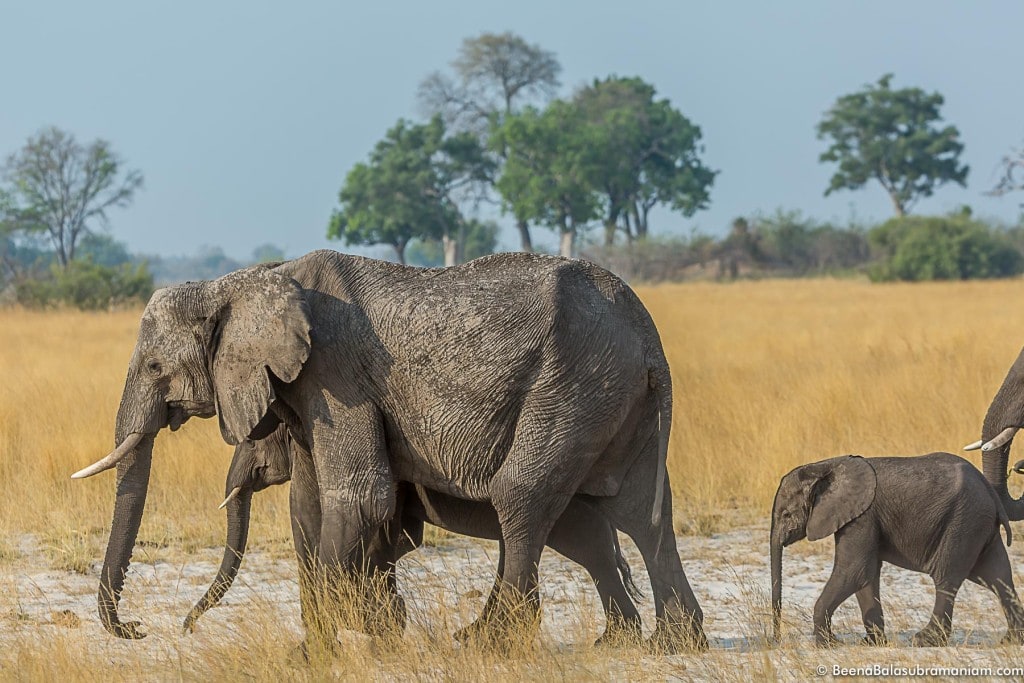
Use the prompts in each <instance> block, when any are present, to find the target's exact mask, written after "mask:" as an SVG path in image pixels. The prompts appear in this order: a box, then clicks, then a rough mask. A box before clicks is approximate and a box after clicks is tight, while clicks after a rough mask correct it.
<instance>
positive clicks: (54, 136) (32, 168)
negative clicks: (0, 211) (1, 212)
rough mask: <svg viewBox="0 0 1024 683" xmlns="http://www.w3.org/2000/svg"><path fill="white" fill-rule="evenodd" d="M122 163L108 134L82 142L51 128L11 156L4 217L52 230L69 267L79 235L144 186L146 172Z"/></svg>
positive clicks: (27, 227) (22, 227)
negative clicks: (111, 145) (113, 148)
mask: <svg viewBox="0 0 1024 683" xmlns="http://www.w3.org/2000/svg"><path fill="white" fill-rule="evenodd" d="M123 166H124V162H123V161H122V160H121V158H120V157H118V156H117V155H116V154H115V153H114V152H113V150H112V149H111V147H110V143H108V142H106V141H105V140H95V141H93V142H92V143H91V144H89V145H88V146H83V145H81V144H79V143H78V141H76V140H75V137H74V136H73V135H71V134H70V133H66V132H64V131H62V130H60V129H59V128H55V127H51V128H47V129H45V130H43V131H41V132H40V133H39V134H37V135H36V136H34V137H31V138H29V140H28V142H27V143H26V144H25V146H24V147H22V148H21V150H19V151H18V152H16V153H14V154H12V155H10V156H9V157H8V158H7V162H6V164H5V165H4V167H3V179H4V181H5V182H6V183H7V187H6V188H5V195H6V197H7V199H6V204H7V207H6V208H7V210H6V216H5V219H4V222H5V223H7V224H9V225H13V226H15V229H16V230H17V231H18V232H22V233H26V234H30V233H42V234H46V235H48V237H49V239H50V242H51V243H52V244H53V249H54V251H55V252H56V254H57V260H58V262H59V263H60V265H61V267H63V268H67V267H68V264H69V263H71V261H73V260H74V258H75V249H76V247H77V246H78V243H79V240H81V239H82V238H83V237H85V236H86V235H88V234H90V233H91V232H92V230H93V228H92V226H93V225H94V224H97V223H98V224H100V225H105V224H106V223H107V211H108V210H109V209H111V208H113V207H123V206H128V205H129V204H130V203H131V201H132V198H133V197H134V196H135V192H136V190H138V189H139V188H141V187H142V174H141V173H140V172H139V171H135V170H124V169H123Z"/></svg>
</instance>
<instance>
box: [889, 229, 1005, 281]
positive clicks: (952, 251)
mask: <svg viewBox="0 0 1024 683" xmlns="http://www.w3.org/2000/svg"><path fill="white" fill-rule="evenodd" d="M869 238H870V240H871V242H872V244H873V245H874V246H875V247H876V249H878V251H879V252H880V259H879V262H878V263H877V264H876V265H875V266H874V267H873V268H872V269H871V270H870V272H869V275H870V276H871V279H872V280H875V281H885V280H907V281H920V280H969V279H981V278H997V277H1010V276H1012V275H1018V274H1020V273H1021V272H1022V271H1024V257H1022V255H1021V253H1020V252H1019V251H1018V250H1017V249H1016V248H1014V246H1013V244H1011V242H1010V240H1009V238H1008V237H1007V235H1006V234H1005V233H1003V232H1000V231H998V230H995V229H993V228H991V227H990V226H988V225H986V224H985V223H982V222H981V221H977V220H974V219H972V218H971V217H970V215H969V213H967V212H959V213H956V214H951V215H948V216H905V217H902V218H893V219H891V220H889V221H886V222H885V223H883V224H882V225H879V226H878V227H876V228H874V229H872V230H871V232H870V233H869Z"/></svg>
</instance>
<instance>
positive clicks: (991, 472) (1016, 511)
mask: <svg viewBox="0 0 1024 683" xmlns="http://www.w3.org/2000/svg"><path fill="white" fill-rule="evenodd" d="M1021 426H1024V353H1022V354H1021V356H1018V358H1017V360H1016V362H1014V364H1013V367H1011V368H1010V372H1009V373H1008V374H1007V375H1006V379H1005V380H1003V385H1002V386H1001V387H1000V388H999V391H998V393H996V396H995V398H994V399H992V404H991V405H990V406H989V408H988V412H987V413H986V414H985V423H984V426H983V428H982V433H981V437H982V442H984V443H985V444H988V443H989V442H990V441H992V440H993V439H995V438H996V437H997V436H998V435H999V434H1000V433H1001V432H1002V431H1003V430H1005V429H1006V428H1008V427H1021ZM1012 443H1013V440H1012V439H1011V440H1010V441H1008V442H1007V443H1004V444H1000V445H998V446H996V447H995V448H992V449H991V450H987V451H986V450H983V451H982V456H981V457H982V470H983V471H984V473H985V478H986V479H988V480H989V482H990V483H991V484H992V488H994V489H995V491H996V495H997V496H999V500H1000V502H1002V504H1003V507H1004V508H1006V514H1007V515H1008V516H1009V517H1010V519H1011V520H1013V521H1020V520H1024V498H1016V499H1015V498H1012V497H1011V496H1010V492H1009V490H1008V489H1007V487H1006V480H1007V478H1008V477H1009V472H1008V471H1007V465H1008V464H1009V460H1010V446H1011V445H1012Z"/></svg>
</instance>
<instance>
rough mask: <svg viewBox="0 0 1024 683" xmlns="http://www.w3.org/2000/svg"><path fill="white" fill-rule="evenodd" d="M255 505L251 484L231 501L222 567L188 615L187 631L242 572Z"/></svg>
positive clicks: (190, 629) (213, 605) (186, 618)
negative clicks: (240, 570) (252, 507)
mask: <svg viewBox="0 0 1024 683" xmlns="http://www.w3.org/2000/svg"><path fill="white" fill-rule="evenodd" d="M251 504H252V489H251V488H248V487H247V488H244V489H242V490H241V491H240V492H239V493H238V494H237V495H236V496H235V497H234V498H232V499H231V500H230V501H229V502H228V504H227V508H228V534H227V541H226V543H225V545H224V558H223V559H222V560H221V563H220V569H219V570H217V577H216V578H215V579H214V580H213V583H212V584H210V587H209V588H208V589H207V590H206V593H205V594H204V595H203V597H202V598H200V599H199V602H197V603H196V604H195V606H194V607H193V608H192V610H191V611H190V612H189V613H188V616H187V617H185V626H184V628H185V632H186V633H191V632H193V631H194V630H195V625H196V620H198V619H199V617H201V616H202V615H203V614H204V613H205V612H206V610H208V609H210V608H211V607H216V606H217V603H219V602H220V600H221V598H223V597H224V594H225V593H227V591H228V589H229V588H231V584H232V583H233V582H234V580H235V577H236V576H237V575H238V567H239V566H240V565H241V564H242V556H243V555H244V554H245V545H246V542H247V541H248V538H249V512H250V509H251Z"/></svg>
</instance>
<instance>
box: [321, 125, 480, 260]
mask: <svg viewBox="0 0 1024 683" xmlns="http://www.w3.org/2000/svg"><path fill="white" fill-rule="evenodd" d="M489 174H490V162H489V160H488V159H487V157H486V155H485V154H484V150H483V149H482V148H481V147H480V144H479V142H478V141H477V139H476V138H475V137H474V136H472V135H471V134H468V133H460V134H456V135H453V136H446V135H445V125H444V122H443V121H442V119H441V117H440V116H435V117H434V118H433V119H431V121H430V122H429V123H426V124H410V123H408V122H407V121H404V120H400V121H399V122H398V123H397V124H396V125H395V126H394V127H392V128H391V129H390V130H389V131H388V132H387V134H386V135H385V137H384V139H383V140H381V141H380V142H378V143H377V145H376V146H375V147H374V149H373V151H372V152H371V153H370V159H369V161H367V162H365V163H360V164H357V165H356V166H355V167H353V168H352V170H351V171H349V173H348V175H347V176H346V178H345V183H344V185H343V186H342V188H341V191H340V192H339V194H338V199H339V203H340V207H339V208H338V209H337V210H336V211H335V212H334V214H333V216H332V217H331V221H330V224H329V225H328V228H327V236H328V238H331V239H343V240H344V241H345V243H346V244H350V245H351V244H388V245H391V246H392V247H393V248H394V249H395V254H396V256H397V257H398V260H399V262H401V263H404V262H405V247H406V245H407V244H408V243H409V241H410V240H412V239H414V238H420V239H442V238H445V237H450V236H451V235H452V233H453V231H454V230H455V229H456V227H457V226H458V225H459V223H460V222H461V221H462V214H461V212H460V211H459V208H458V203H457V201H458V194H459V193H460V192H463V191H466V192H468V191H470V190H471V188H472V187H473V186H474V185H475V184H478V183H480V182H483V181H484V180H485V179H486V178H488V177H489Z"/></svg>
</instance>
